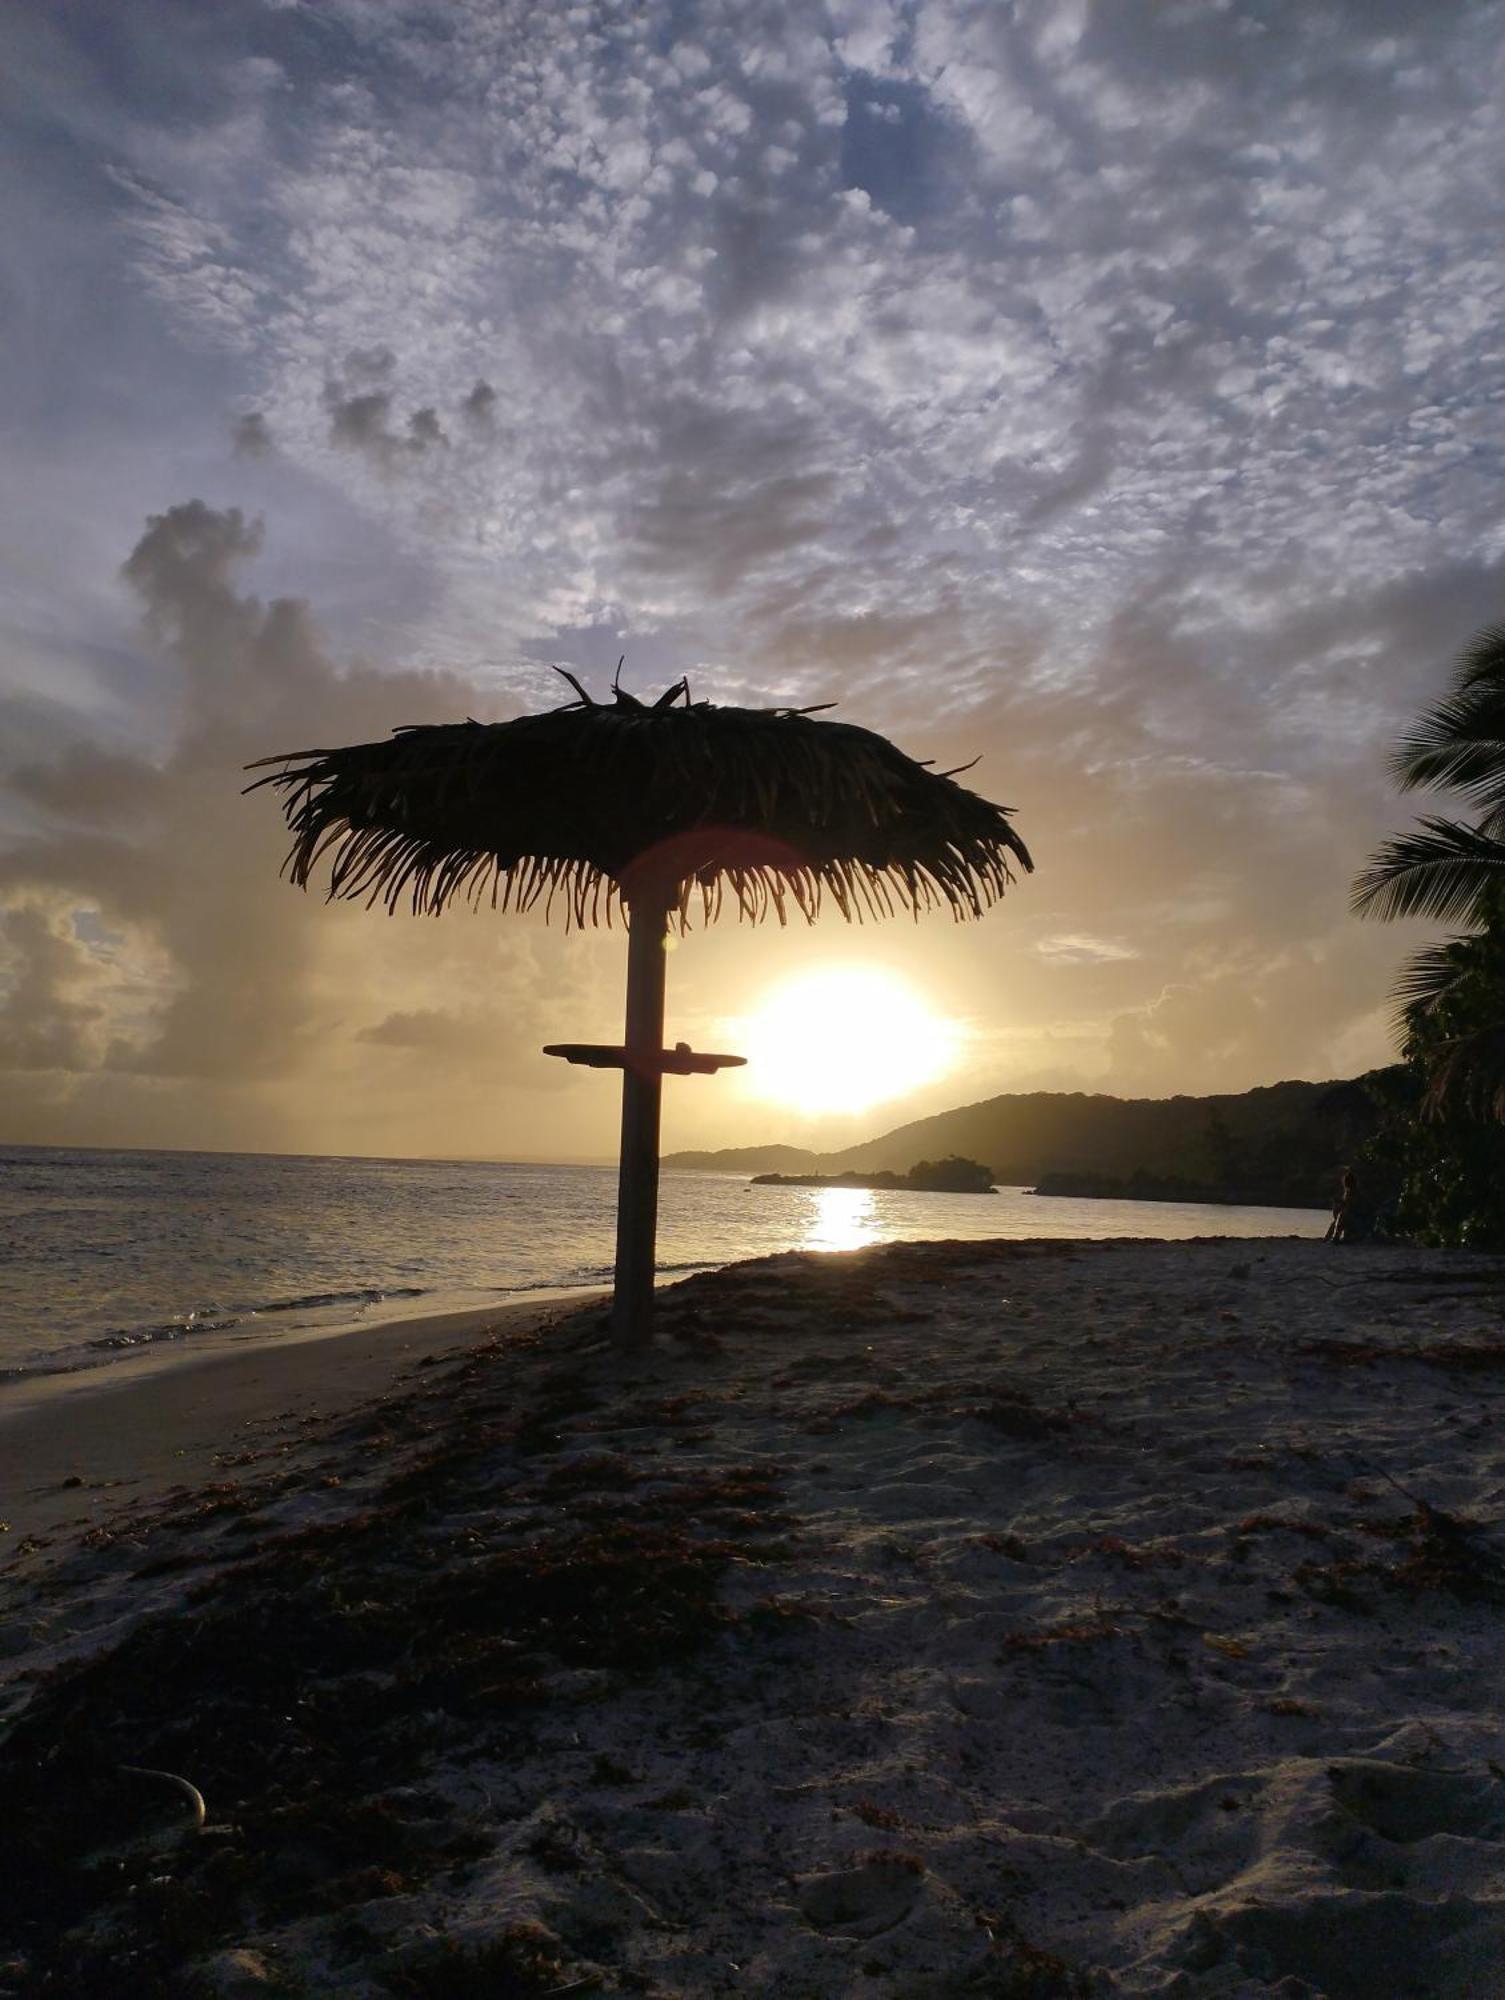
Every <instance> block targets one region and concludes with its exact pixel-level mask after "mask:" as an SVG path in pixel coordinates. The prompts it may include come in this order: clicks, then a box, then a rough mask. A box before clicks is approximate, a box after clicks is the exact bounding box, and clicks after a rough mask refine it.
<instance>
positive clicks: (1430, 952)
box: [1395, 938, 1471, 1029]
mask: <svg viewBox="0 0 1505 2000" xmlns="http://www.w3.org/2000/svg"><path fill="white" fill-rule="evenodd" d="M1465 942H1466V940H1464V939H1461V938H1449V939H1448V941H1447V942H1446V943H1445V944H1434V945H1428V946H1427V947H1426V949H1425V950H1423V951H1418V952H1416V953H1415V954H1414V956H1412V957H1411V958H1408V959H1407V960H1406V962H1405V964H1404V965H1403V966H1402V967H1401V970H1400V976H1399V978H1398V979H1397V980H1396V982H1395V998H1396V1001H1397V1003H1398V1007H1399V1012H1398V1014H1397V1018H1396V1026H1397V1028H1401V1029H1405V1028H1407V1027H1409V1026H1411V1025H1412V1024H1413V1023H1414V1022H1416V1021H1417V1020H1418V1018H1419V1017H1421V1016H1422V1015H1426V1014H1432V1013H1435V1012H1436V1011H1437V1009H1438V1008H1439V1007H1440V1006H1441V1005H1442V1003H1443V1002H1444V1001H1445V1000H1447V999H1449V998H1450V997H1451V996H1452V994H1453V993H1454V992H1455V991H1456V990H1457V987H1458V985H1459V983H1460V981H1462V980H1464V979H1466V978H1467V977H1468V976H1469V973H1470V970H1471V968H1470V967H1469V965H1468V964H1467V962H1466V961H1465V960H1464V959H1463V958H1462V957H1461V956H1460V954H1459V950H1458V947H1459V945H1460V944H1462V943H1465Z"/></svg>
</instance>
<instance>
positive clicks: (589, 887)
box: [253, 674, 1032, 1346]
mask: <svg viewBox="0 0 1505 2000" xmlns="http://www.w3.org/2000/svg"><path fill="white" fill-rule="evenodd" d="M565 678H566V679H567V680H568V681H569V682H570V685H571V686H572V687H573V688H574V689H575V692H576V695H577V697H578V699H577V700H575V701H572V702H570V703H568V704H567V705H566V706H565V707H563V708H559V709H554V710H552V711H550V712H549V713H546V714H543V715H524V716H519V717H518V718H517V719H516V720H515V721H512V722H494V723H479V722H459V723H444V724H437V725H434V726H427V727H416V728H406V729H399V730H396V731H395V732H394V733H393V735H392V736H391V737H390V739H389V740H388V741H386V742H384V743H357V744H352V745H350V746H349V747H348V748H346V749H343V750H300V751H293V752H288V753H285V754H282V755H279V756H276V757H267V758H263V759H261V760H260V761H261V763H263V764H277V765H280V766H281V768H280V769H279V770H277V771H275V772H273V773H272V774H271V775H270V776H269V777H266V778H262V779H259V780H258V781H257V782H258V784H270V785H274V786H276V787H277V788H278V789H279V790H280V791H281V792H282V793H283V801H282V803H283V810H284V812H285V813H286V815H287V821H288V825H289V826H290V828H291V829H292V833H293V847H292V851H291V853H290V854H289V856H288V859H287V863H286V867H285V871H284V872H286V873H287V874H289V875H290V876H291V878H292V880H293V881H294V882H295V883H297V884H298V885H299V886H300V887H305V888H306V887H307V885H308V882H309V880H310V878H311V877H312V875H313V873H314V871H315V868H316V867H317V866H318V864H319V863H320V862H321V861H325V860H327V861H328V863H329V894H330V896H331V897H347V898H360V899H363V900H364V901H365V902H367V903H368V904H375V903H384V904H385V905H386V907H387V909H388V910H396V909H397V908H398V907H399V905H402V904H407V905H408V906H410V907H411V908H412V909H413V910H414V911H416V912H432V913H435V914H437V913H438V912H439V911H440V910H443V909H445V908H447V907H448V906H449V904H451V903H453V902H455V901H458V900H460V899H464V900H466V901H469V902H470V903H472V904H476V903H481V902H489V903H490V904H491V905H492V907H493V908H500V909H504V910H505V909H509V908H510V909H517V910H527V909H533V908H535V907H538V906H540V905H541V906H542V908H543V910H544V912H545V914H546V915H547V914H551V913H552V912H553V911H554V910H556V909H558V910H560V911H561V912H562V914H563V916H564V919H565V922H566V923H567V924H570V923H573V924H577V925H580V926H584V925H587V924H592V925H594V924H599V923H601V922H603V921H604V922H606V923H610V922H611V920H612V916H613V912H614V910H615V909H617V908H618V907H620V909H621V911H622V913H623V915H624V916H625V919H626V922H627V930H628V967H627V1031H626V1037H625V1042H624V1045H623V1046H622V1047H621V1048H620V1049H615V1048H593V1047H587V1046H583V1045H579V1044H575V1045H564V1046H561V1047H557V1050H555V1049H551V1051H550V1053H555V1052H557V1053H560V1054H564V1055H566V1056H568V1057H569V1058H570V1059H572V1060H576V1061H586V1062H592V1063H595V1064H596V1065H597V1066H612V1067H620V1068H621V1069H622V1072H623V1089H622V1155H621V1168H620V1179H619V1184H618V1201H617V1261H616V1294H615V1307H614V1314H613V1325H614V1329H615V1332H616V1336H617V1338H618V1340H619V1341H620V1342H621V1343H622V1344H623V1345H624V1346H636V1345H640V1344H642V1343H643V1342H645V1341H646V1340H647V1338H648V1336H649V1330H650V1326H651V1314H652V1299H653V1256H654V1236H655V1231H656V1226H657V1208H658V1130H659V1100H660V1095H661V1089H662V1080H663V1076H664V1073H665V1072H666V1071H669V1072H671V1073H675V1072H677V1073H679V1074H685V1073H688V1072H690V1071H693V1070H697V1069H710V1068H719V1067H721V1066H722V1065H723V1064H725V1063H728V1062H735V1061H737V1060H739V1058H736V1057H723V1056H708V1055H706V1056H696V1055H695V1054H694V1053H693V1052H692V1051H690V1050H688V1049H686V1048H685V1047H684V1046H683V1044H681V1045H680V1046H679V1047H678V1048H677V1049H671V1050H665V1049H664V1047H663V1035H664V941H665V937H666V935H667V933H668V930H669V927H670V926H671V925H673V924H678V925H679V927H680V928H684V926H685V924H686V922H687V920H688V918H689V915H690V911H691V907H692V905H698V906H699V909H700V913H701V915H702V916H703V918H704V919H705V920H706V921H707V922H709V921H710V920H711V919H713V918H714V917H715V916H717V915H718V914H719V912H720V911H721V909H722V907H723V904H724V903H725V902H726V900H727V898H728V897H730V899H731V901H732V902H734V903H735V905H736V907H737V910H738V912H739V914H740V915H741V916H743V917H746V918H749V919H751V920H752V921H754V922H756V921H759V920H761V919H762V918H764V917H766V916H768V915H769V914H770V912H772V913H773V914H774V915H776V916H777V917H778V919H779V921H780V923H783V922H784V921H785V920H786V917H787V914H788V911H789V909H790V907H791V906H792V907H793V908H794V909H795V910H797V911H798V912H799V913H800V915H802V916H803V917H805V918H806V919H807V920H808V921H812V922H813V921H814V918H815V916H816V914H817V912H818V911H819V909H820V907H821V904H822V902H823V901H824V900H825V899H826V898H827V897H829V898H830V900H831V901H832V902H833V903H834V904H835V905H836V907H837V909H838V910H839V911H840V912H841V914H842V916H844V917H845V918H847V919H848V921H851V920H852V919H854V918H855V919H858V920H859V921H860V920H861V919H862V918H863V917H864V916H873V917H879V916H890V915H893V914H894V913H896V912H898V911H909V912H912V913H913V914H914V915H916V916H918V915H919V914H920V913H921V912H922V911H924V910H928V909H933V908H937V907H944V908H947V909H949V910H950V911H951V913H952V915H953V916H955V917H957V918H964V917H976V916H981V914H982V913H983V911H984V910H985V909H986V908H987V907H988V905H989V904H991V903H993V902H995V901H996V900H997V899H998V898H999V897H1000V896H1001V895H1002V894H1003V892H1004V890H1005V888H1006V887H1007V886H1008V884H1009V883H1010V882H1012V880H1013V865H1014V864H1015V863H1017V864H1018V865H1019V866H1020V867H1022V868H1025V869H1028V868H1030V867H1031V865H1032V864H1031V862H1030V858H1029V854H1028V852H1027V851H1026V849H1025V846H1024V843H1023V841H1022V840H1021V839H1020V838H1019V836H1018V834H1017V833H1015V831H1014V829H1013V827H1012V826H1011V825H1010V824H1009V819H1008V814H1007V811H1006V809H1005V808H1003V807H1000V806H994V805H989V804H988V803H987V801H986V800H984V799H980V798H978V797H977V796H976V794H975V793H973V792H969V791H967V790H965V789H964V788H963V787H962V786H961V785H958V784H957V783H956V782H955V773H950V772H948V773H944V774H943V773H939V772H934V771H931V770H929V769H927V768H926V767H925V766H924V765H922V764H917V763H915V762H914V761H913V760H912V759H911V758H908V757H906V756H904V755H903V754H902V753H901V752H900V751H898V750H896V749H895V748H894V746H893V745H892V744H891V743H889V742H887V741H886V740H885V739H884V738H883V737H881V736H875V735H873V734H872V733H871V732H870V731H869V730H866V729H856V728H853V727H851V726H850V725H849V724H847V723H840V722H828V721H817V720H815V719H814V717H815V716H816V715H817V714H818V713H819V711H818V710H815V709H803V710H801V709H787V708H778V709H747V708H715V707H713V706H712V705H711V704H710V703H709V702H703V701H702V702H692V701H691V700H690V695H689V689H688V687H687V685H686V684H685V682H683V681H680V682H678V683H677V684H676V685H675V686H674V687H672V688H670V689H669V690H668V692H667V693H666V694H664V695H663V696H661V697H660V699H659V700H658V701H656V702H654V703H653V704H652V705H649V704H647V703H644V702H640V701H637V700H635V699H634V698H633V697H632V696H631V695H629V694H627V693H626V692H625V691H623V690H622V689H620V688H616V689H614V690H613V699H612V700H611V701H610V702H596V701H593V700H592V699H591V698H590V696H589V695H588V694H587V693H586V692H585V690H584V689H583V688H582V687H581V686H580V684H579V682H578V681H576V680H575V678H574V676H573V675H569V674H567V675H565ZM253 789H254V787H253Z"/></svg>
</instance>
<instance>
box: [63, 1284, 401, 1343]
mask: <svg viewBox="0 0 1505 2000" xmlns="http://www.w3.org/2000/svg"><path fill="white" fill-rule="evenodd" d="M426 1290H427V1287H426V1286H424V1285H392V1286H384V1285H360V1286H358V1287H356V1288H355V1289H354V1290H352V1291H345V1292H304V1293H302V1294H300V1296H299V1297H297V1298H292V1299H264V1300H262V1301H260V1302H259V1303H258V1304H256V1305H235V1306H196V1307H195V1308H194V1309H193V1311H192V1312H188V1313H184V1314H182V1315H181V1316H180V1317H179V1318H177V1319H168V1320H159V1321H157V1322H156V1324H155V1325H148V1326H135V1327H117V1328H115V1329H114V1330H113V1331H111V1332H110V1333H104V1334H99V1335H97V1336H96V1337H95V1338H94V1339H93V1340H87V1341H85V1342H84V1345H85V1347H87V1348H90V1349H92V1350H94V1351H96V1352H106V1353H115V1352H119V1351H121V1350H123V1349H125V1348H130V1347H146V1346H149V1345H150V1344H151V1343H152V1342H153V1341H158V1340H183V1339H185V1338H186V1337H187V1336H188V1335H189V1334H194V1333H230V1332H232V1331H233V1330H234V1329H235V1328H236V1327H238V1326H241V1325H243V1324H244V1323H245V1321H246V1320H248V1319H266V1318H268V1317H269V1316H270V1315H272V1314H274V1313H290V1312H318V1311H324V1310H327V1309H328V1308H329V1307H330V1306H374V1305H380V1304H381V1302H382V1301H383V1300H384V1299H417V1298H422V1296H423V1294H424V1292H425V1291H426Z"/></svg>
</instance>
